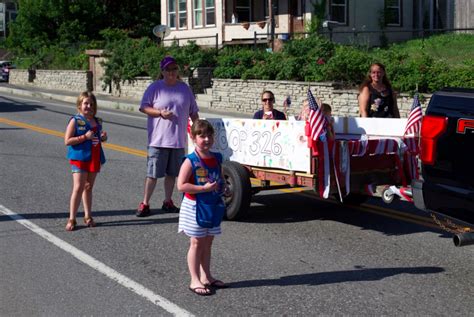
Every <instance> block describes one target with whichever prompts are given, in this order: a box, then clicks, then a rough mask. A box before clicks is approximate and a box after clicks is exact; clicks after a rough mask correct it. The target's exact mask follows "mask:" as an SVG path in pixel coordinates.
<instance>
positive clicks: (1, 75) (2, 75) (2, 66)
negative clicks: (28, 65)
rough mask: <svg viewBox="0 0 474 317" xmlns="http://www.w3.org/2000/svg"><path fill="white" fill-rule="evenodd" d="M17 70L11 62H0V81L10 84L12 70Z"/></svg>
mask: <svg viewBox="0 0 474 317" xmlns="http://www.w3.org/2000/svg"><path fill="white" fill-rule="evenodd" d="M12 68H15V66H14V65H13V64H12V62H10V61H0V79H1V80H2V81H6V82H8V79H9V77H10V69H12Z"/></svg>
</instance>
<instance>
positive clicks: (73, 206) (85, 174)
mask: <svg viewBox="0 0 474 317" xmlns="http://www.w3.org/2000/svg"><path fill="white" fill-rule="evenodd" d="M76 107H77V110H78V113H77V114H76V115H74V116H73V117H72V118H71V119H70V120H69V123H68V125H67V127H66V133H65V134H64V143H65V145H67V148H68V152H67V158H68V159H69V163H70V164H71V171H72V180H73V187H72V193H71V199H70V203H69V219H68V221H67V224H66V230H67V231H73V230H74V229H76V225H77V222H76V215H77V210H78V209H79V204H80V203H81V199H82V204H83V208H84V223H85V225H86V226H87V227H95V225H96V224H95V222H94V219H93V218H92V211H91V208H92V188H93V187H94V182H95V178H96V176H97V173H99V172H100V167H101V165H102V164H104V163H105V155H104V151H103V150H102V144H101V142H103V141H106V140H107V134H106V133H105V132H104V131H102V120H101V119H99V118H97V117H96V114H97V99H96V98H95V96H94V95H93V94H92V93H91V92H88V91H84V92H82V93H81V94H80V95H79V97H78V98H77V102H76Z"/></svg>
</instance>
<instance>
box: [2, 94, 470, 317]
mask: <svg viewBox="0 0 474 317" xmlns="http://www.w3.org/2000/svg"><path fill="white" fill-rule="evenodd" d="M99 106H100V105H99ZM74 112H75V108H74V106H73V105H71V104H64V103H59V102H51V101H44V100H32V99H26V98H18V97H14V96H9V95H3V96H0V179H1V180H0V273H1V274H0V315H1V316H77V315H91V316H134V315H140V316H156V315H169V314H176V315H185V314H193V315H198V316H211V315H213V316H215V315H233V316H235V315H239V316H240V315H243V316H247V315H258V316H274V315H290V316H293V315H372V316H373V315H390V316H398V315H404V316H405V315H430V316H448V315H449V316H467V315H472V312H473V311H474V303H473V302H472V300H471V297H472V294H473V293H474V286H473V283H472V281H473V280H474V273H473V270H472V269H473V267H474V265H473V263H472V259H473V255H474V247H464V248H455V247H454V246H453V243H452V241H451V235H450V234H448V233H445V232H443V231H441V230H439V229H437V228H436V226H434V225H433V224H432V221H430V219H429V215H424V214H423V213H420V212H416V211H415V210H414V209H413V207H412V206H410V205H408V204H406V203H405V204H404V203H399V204H398V205H395V206H393V208H392V207H390V210H388V209H387V208H388V207H387V206H382V207H381V206H377V205H378V202H377V201H372V202H371V203H370V204H367V205H365V206H364V207H363V208H355V207H348V206H342V205H339V204H337V203H335V202H332V201H321V200H319V199H315V198H314V195H312V194H311V193H308V192H304V193H297V192H291V191H269V192H263V193H259V194H258V195H256V196H255V197H254V199H253V202H252V206H251V213H250V215H249V216H248V218H246V219H245V220H244V221H241V222H228V221H226V222H224V223H223V225H222V228H223V235H222V236H220V237H218V238H216V240H215V244H214V248H213V263H212V266H213V271H214V274H215V276H216V277H218V278H220V279H222V280H224V281H226V282H228V283H229V284H230V285H231V288H229V289H225V290H220V291H217V293H216V294H215V295H214V296H210V297H199V296H196V295H194V294H192V293H191V292H190V291H189V290H188V289H187V286H188V284H189V277H188V271H187V267H186V252H187V247H188V239H187V238H186V237H185V236H183V235H180V234H178V233H177V221H178V215H177V214H165V213H162V212H161V211H160V210H159V209H158V208H159V207H160V206H161V200H162V197H163V193H162V190H161V189H162V187H161V184H159V185H158V186H157V190H156V191H155V195H154V197H153V199H152V208H153V211H154V213H153V215H152V216H151V217H148V218H136V217H135V216H134V212H135V209H136V207H137V205H138V203H139V202H140V200H141V198H142V194H143V180H144V177H145V157H144V155H145V148H146V129H145V123H146V121H145V119H144V117H143V116H142V115H139V114H131V113H125V112H117V111H112V110H107V111H100V112H99V116H100V117H102V118H103V119H104V129H105V130H106V131H107V132H108V134H109V142H108V143H109V145H108V148H106V149H105V151H106V156H107V158H108V162H107V163H106V165H104V167H103V170H102V172H101V173H100V175H99V176H98V177H97V182H96V186H95V188H94V201H93V210H94V212H93V214H94V216H95V219H96V221H97V222H98V223H99V226H98V227H96V228H91V229H89V228H85V227H83V226H82V225H81V226H80V227H79V230H77V231H75V232H72V233H71V232H66V231H65V230H64V226H65V224H66V220H67V217H68V201H69V197H70V190H71V175H70V172H69V170H70V168H69V165H68V162H67V161H66V159H65V153H66V147H65V146H64V143H63V139H62V135H63V133H64V129H65V126H66V123H67V120H68V118H69V117H70V115H72V114H73V113H74ZM202 116H207V117H209V116H210V115H205V114H202ZM174 199H175V201H177V202H179V201H180V195H179V194H178V193H175V197H174ZM78 220H79V221H81V220H82V219H81V218H79V219H78Z"/></svg>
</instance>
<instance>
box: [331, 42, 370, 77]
mask: <svg viewBox="0 0 474 317" xmlns="http://www.w3.org/2000/svg"><path fill="white" fill-rule="evenodd" d="M371 62H372V61H371V58H370V57H369V56H368V55H367V54H366V53H364V52H363V51H360V50H358V49H357V48H354V47H350V46H338V47H337V48H336V52H335V54H334V56H333V57H332V58H331V59H329V60H328V62H327V64H325V65H324V66H323V68H322V76H324V80H327V81H339V82H343V83H345V84H347V85H356V84H358V83H360V82H361V81H362V80H363V79H364V77H365V74H366V73H367V69H369V66H370V64H371Z"/></svg>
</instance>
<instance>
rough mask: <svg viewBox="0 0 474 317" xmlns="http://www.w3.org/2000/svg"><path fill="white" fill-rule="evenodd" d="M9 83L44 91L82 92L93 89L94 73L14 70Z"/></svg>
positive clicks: (11, 72)
mask: <svg viewBox="0 0 474 317" xmlns="http://www.w3.org/2000/svg"><path fill="white" fill-rule="evenodd" d="M9 83H10V84H13V85H23V86H34V87H38V88H44V89H53V90H56V89H57V90H67V91H76V92H81V91H84V90H91V89H92V73H91V72H90V71H75V70H42V69H37V70H25V69H12V70H11V71H10V78H9Z"/></svg>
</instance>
